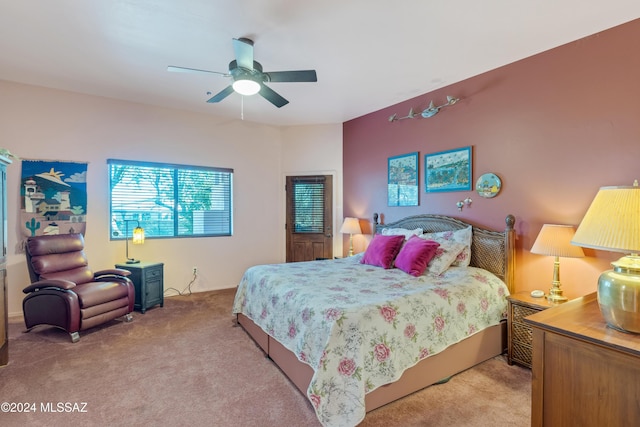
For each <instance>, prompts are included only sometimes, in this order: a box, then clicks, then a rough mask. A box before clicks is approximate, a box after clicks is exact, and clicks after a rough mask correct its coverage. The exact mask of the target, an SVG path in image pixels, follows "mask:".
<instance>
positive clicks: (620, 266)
mask: <svg viewBox="0 0 640 427" xmlns="http://www.w3.org/2000/svg"><path fill="white" fill-rule="evenodd" d="M611 265H612V266H613V270H607V271H605V272H604V273H602V274H601V275H600V278H599V279H598V305H599V306H600V312H601V313H602V316H603V317H604V320H605V321H606V322H607V325H609V326H610V327H611V328H613V329H616V330H618V331H622V332H628V333H634V334H640V257H638V256H637V255H629V256H625V257H622V258H620V259H619V260H618V261H616V262H613V263H611Z"/></svg>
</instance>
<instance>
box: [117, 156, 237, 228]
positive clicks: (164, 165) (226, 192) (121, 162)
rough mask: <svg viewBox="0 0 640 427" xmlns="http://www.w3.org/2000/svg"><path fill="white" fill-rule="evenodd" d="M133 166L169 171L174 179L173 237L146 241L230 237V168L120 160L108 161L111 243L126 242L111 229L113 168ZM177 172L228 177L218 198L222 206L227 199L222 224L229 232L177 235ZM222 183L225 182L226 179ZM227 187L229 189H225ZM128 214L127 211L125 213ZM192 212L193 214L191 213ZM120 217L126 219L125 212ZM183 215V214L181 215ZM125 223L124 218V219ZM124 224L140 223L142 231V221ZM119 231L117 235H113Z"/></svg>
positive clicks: (178, 212)
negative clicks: (205, 173) (225, 220)
mask: <svg viewBox="0 0 640 427" xmlns="http://www.w3.org/2000/svg"><path fill="white" fill-rule="evenodd" d="M114 165H116V166H132V167H137V168H158V169H171V174H172V176H173V183H172V187H173V210H172V214H173V227H172V233H173V234H172V235H155V236H154V235H146V236H145V239H147V238H149V239H182V238H197V237H230V236H233V173H234V170H233V169H232V168H223V167H215V166H197V165H183V164H176V163H159V162H148V161H138V160H122V159H107V170H108V175H109V176H108V181H109V182H108V187H109V190H108V191H109V240H111V241H119V240H125V239H126V236H125V235H124V234H125V233H123V232H122V230H118V229H117V228H115V229H114V221H115V219H114V212H113V189H114V185H113V183H112V178H113V173H112V166H114ZM180 171H206V172H220V173H225V174H228V183H227V182H224V185H225V188H224V197H223V198H222V199H221V200H222V201H223V202H224V203H225V207H226V203H227V200H228V211H229V213H228V222H226V223H224V225H225V226H228V233H227V232H223V233H197V234H193V230H191V233H192V234H179V232H180V216H181V215H180V208H179V206H180V205H179V203H178V201H179V200H180V197H181V195H180V193H179V192H180V188H179V187H180V183H179V182H178V175H179V174H180ZM224 181H227V180H226V179H225V180H224ZM227 185H228V186H227ZM125 212H128V211H125ZM192 212H193V211H192ZM142 214H143V212H140V213H139V214H138V215H142ZM123 216H128V215H127V214H126V213H125V214H124V215H123ZM182 216H184V214H182ZM123 220H124V219H123ZM126 220H127V221H131V220H133V221H136V220H137V221H139V222H140V225H141V226H142V227H143V228H145V225H144V223H145V220H144V219H140V217H139V216H138V217H137V218H135V217H132V218H126ZM133 227H135V225H130V226H129V228H133ZM118 231H120V233H119V234H120V235H118V234H117V233H116V235H114V232H118Z"/></svg>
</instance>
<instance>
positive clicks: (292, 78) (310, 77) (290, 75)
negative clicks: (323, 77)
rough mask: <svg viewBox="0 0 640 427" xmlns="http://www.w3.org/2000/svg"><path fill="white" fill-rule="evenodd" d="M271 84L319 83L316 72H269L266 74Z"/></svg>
mask: <svg viewBox="0 0 640 427" xmlns="http://www.w3.org/2000/svg"><path fill="white" fill-rule="evenodd" d="M264 74H265V75H266V76H267V81H269V82H317V81H318V76H317V75H316V70H299V71H269V72H265V73H264Z"/></svg>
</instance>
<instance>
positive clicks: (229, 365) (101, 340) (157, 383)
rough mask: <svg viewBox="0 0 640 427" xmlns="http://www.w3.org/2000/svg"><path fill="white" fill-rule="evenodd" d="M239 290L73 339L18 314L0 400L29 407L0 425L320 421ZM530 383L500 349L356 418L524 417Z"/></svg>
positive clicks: (456, 421) (493, 420) (501, 421)
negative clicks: (261, 337) (246, 314)
mask: <svg viewBox="0 0 640 427" xmlns="http://www.w3.org/2000/svg"><path fill="white" fill-rule="evenodd" d="M232 300H233V293H232V292H206V293H198V294H193V295H191V296H186V297H171V298H167V299H165V306H164V307H163V308H160V307H156V308H153V309H151V310H148V311H147V312H146V314H140V313H137V312H136V313H135V314H134V317H135V319H134V321H133V322H132V323H128V324H127V323H123V322H120V321H114V322H112V323H110V324H108V325H106V326H104V327H99V328H95V329H93V330H91V331H86V332H84V333H81V339H80V341H79V342H78V343H76V344H72V343H71V342H70V341H69V339H68V336H67V335H66V334H65V333H64V332H62V331H60V330H58V329H55V328H48V327H39V328H36V329H35V330H34V331H32V332H30V333H26V334H25V333H23V332H22V329H23V328H24V326H23V323H22V320H21V319H11V321H10V324H9V364H8V365H7V366H5V367H3V368H0V403H1V402H14V403H16V404H28V405H27V408H28V409H29V410H32V412H29V413H25V412H21V413H6V412H0V425H2V426H25V425H29V426H66V425H83V426H114V425H142V424H149V425H164V426H186V425H190V426H300V427H302V426H319V425H320V424H319V423H318V421H317V419H316V417H315V414H314V412H313V410H312V408H311V405H310V404H309V403H308V401H307V399H306V398H305V397H304V396H303V395H302V394H301V393H300V392H299V391H298V390H297V389H296V388H295V386H293V385H292V384H291V383H290V382H289V381H288V380H287V379H286V377H284V375H283V374H282V373H281V372H280V370H279V369H278V368H277V367H276V366H275V365H274V364H273V363H272V362H271V361H270V360H269V359H267V358H266V357H264V354H263V353H262V352H261V351H260V350H259V349H258V347H257V346H256V345H255V344H254V343H253V341H252V340H251V339H250V338H249V337H248V336H247V334H246V333H245V332H244V330H242V329H241V328H240V327H235V326H234V325H233V317H232V316H231V303H232ZM530 384H531V372H530V371H529V370H527V369H524V368H520V367H517V366H508V365H507V363H506V360H505V359H504V358H503V357H496V358H494V359H491V360H488V361H487V362H484V363H482V364H481V365H478V366H476V367H475V368H473V369H470V370H468V371H466V372H463V373H461V374H459V375H456V376H454V377H453V378H452V379H451V380H450V381H449V382H448V383H445V384H442V385H437V386H432V387H429V388H427V389H424V390H422V391H420V392H417V393H414V394H413V395H411V396H408V397H406V398H404V399H401V400H399V401H396V402H394V403H391V404H389V405H387V406H384V407H382V408H379V409H377V410H375V411H372V412H370V413H369V414H368V415H367V417H366V418H365V421H364V422H363V423H362V424H361V426H474V427H478V426H495V425H506V426H516V427H518V426H522V427H524V426H528V425H530V406H531V393H530ZM20 406H22V405H20ZM14 408H15V409H21V408H19V407H18V405H16V406H15V407H14ZM2 409H4V405H3V408H2ZM60 410H61V411H62V412H60ZM65 411H73V412H65Z"/></svg>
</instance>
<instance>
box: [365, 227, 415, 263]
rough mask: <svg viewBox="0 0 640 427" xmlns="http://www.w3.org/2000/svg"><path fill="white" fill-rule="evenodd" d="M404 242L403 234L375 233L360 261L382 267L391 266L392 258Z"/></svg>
mask: <svg viewBox="0 0 640 427" xmlns="http://www.w3.org/2000/svg"><path fill="white" fill-rule="evenodd" d="M403 243H404V236H383V235H381V234H376V235H375V236H373V239H372V240H371V243H369V246H368V247H367V250H366V251H365V252H364V256H363V257H362V260H360V262H361V263H362V264H369V265H375V266H378V267H382V268H391V267H392V266H393V260H394V259H395V258H396V255H398V251H400V248H401V247H402V244H403Z"/></svg>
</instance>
